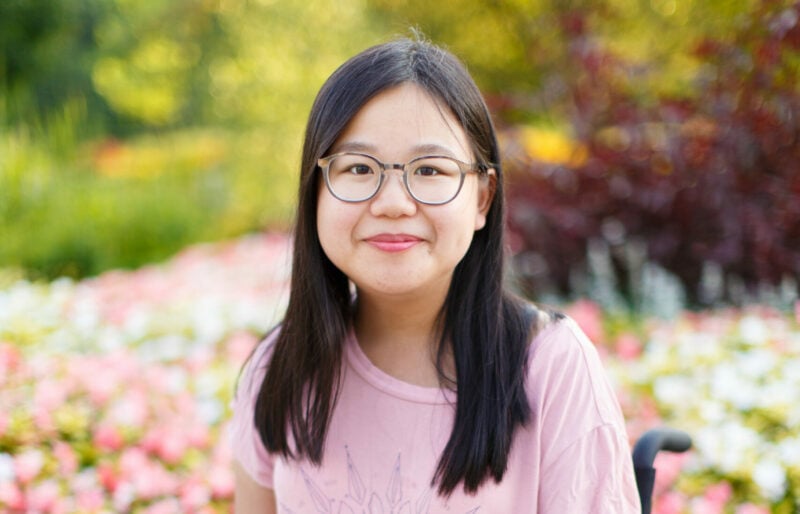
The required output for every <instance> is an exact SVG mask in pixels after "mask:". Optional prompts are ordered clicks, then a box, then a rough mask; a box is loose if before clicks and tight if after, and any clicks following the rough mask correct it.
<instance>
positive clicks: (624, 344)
mask: <svg viewBox="0 0 800 514" xmlns="http://www.w3.org/2000/svg"><path fill="white" fill-rule="evenodd" d="M641 353H642V342H641V341H639V338H638V337H636V336H635V335H633V334H629V333H625V334H622V335H621V336H619V337H618V338H617V355H618V356H619V357H620V358H621V359H622V360H626V361H630V360H634V359H636V358H638V357H639V355H641Z"/></svg>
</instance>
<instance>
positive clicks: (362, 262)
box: [317, 83, 494, 296]
mask: <svg viewBox="0 0 800 514" xmlns="http://www.w3.org/2000/svg"><path fill="white" fill-rule="evenodd" d="M343 151H356V152H361V153H366V154H370V155H372V156H374V157H376V158H377V159H378V160H379V161H382V162H385V163H405V162H408V161H410V160H411V159H414V158H415V157H420V156H423V155H431V154H437V155H446V156H450V157H453V158H456V159H458V160H461V161H463V162H473V161H474V160H475V156H474V155H472V152H471V150H470V145H469V140H468V137H467V135H466V133H465V132H464V130H463V129H462V128H461V127H460V125H459V123H458V122H457V121H456V119H455V118H454V117H453V116H452V114H450V113H449V111H448V110H447V109H446V108H445V107H443V106H441V105H437V103H436V102H435V101H434V100H433V99H432V98H431V96H430V95H429V94H428V93H426V92H425V91H424V90H423V89H421V88H420V87H419V86H417V85H414V84H410V83H409V84H403V85H400V86H397V87H395V88H392V89H389V90H387V91H384V92H382V93H380V94H379V95H377V96H376V97H374V98H373V99H371V100H370V101H369V102H367V103H366V104H365V105H364V106H363V107H362V108H361V110H360V111H359V112H358V113H357V114H356V115H355V117H353V119H352V120H351V121H350V123H349V124H348V125H347V127H346V128H345V130H344V131H343V132H342V134H341V136H340V137H339V139H338V140H337V141H336V143H335V144H334V146H333V148H332V149H331V151H330V152H329V153H330V154H333V153H338V152H343ZM490 174H492V176H490V177H488V178H487V177H486V176H479V175H478V174H476V173H468V174H467V175H466V177H465V178H464V185H463V187H462V189H461V191H460V192H459V194H458V196H456V198H455V199H454V200H452V201H451V202H449V203H446V204H444V205H424V204H420V203H417V202H416V201H415V200H414V199H413V198H412V197H411V196H410V195H409V194H408V192H407V191H406V189H405V187H404V186H403V182H402V176H401V172H400V170H389V171H388V172H387V176H386V179H385V181H384V184H383V186H382V188H381V190H380V191H379V192H378V194H377V195H375V196H374V197H372V198H371V199H370V200H367V201H364V202H360V203H347V202H343V201H341V200H338V199H336V198H335V197H334V196H333V195H331V193H330V192H329V191H328V189H327V188H326V187H325V185H324V181H322V180H320V184H321V186H320V189H319V202H318V208H317V230H318V232H319V239H320V242H321V244H322V248H323V250H324V251H325V254H326V255H327V256H328V258H329V259H330V260H331V261H332V262H333V263H334V264H335V265H336V266H337V267H338V268H339V269H340V270H341V271H342V272H343V273H344V274H345V275H347V276H348V277H349V278H350V280H351V281H352V282H353V283H354V284H355V285H356V287H357V289H358V292H359V296H361V295H371V296H381V295H437V296H440V295H442V294H443V292H446V290H447V288H448V287H449V285H450V279H451V277H452V274H453V270H454V268H455V267H456V265H457V264H458V263H459V261H460V260H461V259H462V257H463V256H464V254H465V253H466V252H467V250H468V248H469V246H470V243H471V242H472V237H473V234H474V232H475V231H476V230H480V229H481V228H483V226H484V224H485V223H486V212H487V211H488V209H489V206H490V204H491V197H492V193H491V191H492V184H493V180H494V176H493V171H490Z"/></svg>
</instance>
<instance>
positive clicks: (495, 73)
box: [369, 0, 757, 122]
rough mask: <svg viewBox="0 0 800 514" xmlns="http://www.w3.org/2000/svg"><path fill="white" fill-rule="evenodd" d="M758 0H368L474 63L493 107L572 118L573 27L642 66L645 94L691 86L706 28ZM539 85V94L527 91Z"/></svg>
mask: <svg viewBox="0 0 800 514" xmlns="http://www.w3.org/2000/svg"><path fill="white" fill-rule="evenodd" d="M756 3H757V1H756V0H680V1H678V0H599V1H598V0H591V1H590V0H566V1H565V0H451V1H448V2H436V3H431V2H429V1H425V0H371V1H370V2H369V5H370V6H371V7H372V9H373V10H374V11H375V12H376V13H377V14H378V15H379V16H383V17H386V18H388V19H390V20H392V24H393V25H394V26H396V27H405V26H408V25H414V26H418V27H419V28H420V29H422V31H423V32H425V33H426V34H427V35H428V36H429V37H431V38H432V39H433V40H435V41H437V42H441V43H444V44H447V45H448V46H449V47H450V49H451V50H453V51H454V52H455V53H456V54H458V55H459V56H461V57H462V58H463V59H464V60H465V61H466V62H467V63H468V65H469V68H470V71H471V72H472V73H473V74H474V75H475V77H476V80H477V82H478V83H479V85H480V86H481V88H482V89H483V90H484V92H485V93H486V94H487V95H488V96H489V99H490V101H492V103H493V107H494V108H495V111H496V112H498V113H500V114H502V115H503V117H505V118H506V119H508V120H509V121H514V120H518V119H538V120H540V121H542V120H545V121H550V122H557V121H561V120H563V119H565V118H569V116H570V109H571V105H570V102H569V98H568V89H569V84H571V83H573V82H574V81H575V80H577V75H578V74H579V73H580V70H579V69H577V66H576V63H574V61H573V60H572V57H571V55H572V51H574V48H572V47H573V46H574V45H576V44H585V43H581V41H580V39H578V38H577V37H576V36H577V35H579V34H584V33H586V32H587V29H588V31H589V32H590V33H591V35H592V37H593V38H596V39H599V40H601V41H602V44H603V45H604V46H607V47H608V48H609V49H610V50H611V51H612V52H613V53H615V54H616V55H619V56H620V57H621V58H623V59H625V60H626V61H627V62H630V63H632V64H633V66H632V68H633V69H635V68H636V67H639V68H640V69H643V70H646V71H647V73H646V74H642V76H641V77H640V81H639V83H638V88H639V94H640V95H655V94H657V93H659V92H664V91H667V90H669V91H672V92H676V91H685V90H686V89H687V88H689V87H691V80H692V78H693V72H694V71H695V70H696V69H697V67H698V65H699V63H698V61H697V59H696V58H695V57H694V55H693V54H692V49H693V47H694V45H695V44H696V43H697V42H698V41H699V40H700V39H701V38H703V37H720V36H722V35H724V34H727V33H730V32H731V31H732V30H733V28H734V27H735V26H736V25H737V23H739V22H740V21H741V18H743V17H746V16H747V15H748V13H749V12H751V11H752V7H753V6H754V5H755V4H756ZM531 93H535V94H533V95H532V94H531Z"/></svg>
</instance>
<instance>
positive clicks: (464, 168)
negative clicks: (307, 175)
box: [317, 152, 492, 205]
mask: <svg viewBox="0 0 800 514" xmlns="http://www.w3.org/2000/svg"><path fill="white" fill-rule="evenodd" d="M344 155H357V156H361V157H366V158H368V159H372V160H373V161H374V162H375V163H376V164H378V166H379V167H380V169H381V174H380V176H379V177H378V185H377V187H376V188H375V191H373V192H372V194H370V195H369V196H366V197H364V198H361V199H359V200H348V199H346V198H342V197H341V196H339V195H337V194H336V193H335V192H334V191H333V186H332V185H331V181H330V177H329V176H328V174H329V172H330V164H331V162H332V161H333V160H334V159H336V158H337V157H342V156H344ZM423 159H449V160H451V161H453V162H455V163H456V165H457V166H458V170H459V171H460V172H461V178H460V180H459V182H458V189H456V192H455V193H454V194H453V196H452V197H450V198H449V199H448V200H445V201H444V202H426V201H424V200H420V199H419V198H417V196H416V195H415V194H414V193H413V192H412V191H411V187H410V186H409V184H408V171H409V168H408V165H409V164H412V163H414V162H416V161H421V160H423ZM317 166H318V167H319V168H320V169H321V170H322V176H323V178H324V179H325V186H326V187H327V189H328V191H329V192H330V194H331V195H333V197H334V198H336V199H337V200H340V201H342V202H346V203H361V202H366V201H369V200H372V199H373V198H375V196H376V195H377V194H378V193H379V192H380V190H381V188H382V187H383V183H384V181H385V178H386V172H387V171H389V170H402V171H403V186H404V187H405V189H406V192H407V193H408V195H409V196H410V197H411V198H413V199H414V201H416V202H419V203H421V204H423V205H445V204H448V203H450V202H452V201H453V200H455V199H456V197H458V194H459V193H461V189H462V188H463V187H464V177H466V175H467V173H477V174H478V175H485V174H486V175H488V171H489V169H490V168H491V167H492V166H489V165H486V164H483V163H480V162H473V163H468V162H464V161H461V160H459V159H456V158H455V157H451V156H449V155H421V156H419V157H414V158H413V159H411V160H410V161H408V162H405V163H387V162H382V161H380V160H378V158H377V157H375V156H372V155H370V154H367V153H361V152H339V153H335V154H331V155H328V156H325V157H321V158H319V159H317Z"/></svg>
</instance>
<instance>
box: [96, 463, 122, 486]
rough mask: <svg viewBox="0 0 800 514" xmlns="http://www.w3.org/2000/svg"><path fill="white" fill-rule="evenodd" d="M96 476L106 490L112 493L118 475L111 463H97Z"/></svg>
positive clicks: (117, 480)
mask: <svg viewBox="0 0 800 514" xmlns="http://www.w3.org/2000/svg"><path fill="white" fill-rule="evenodd" d="M97 478H98V480H99V481H100V484H101V485H102V486H103V488H104V489H105V490H106V491H110V492H112V493H113V492H114V491H115V490H116V489H117V484H118V482H119V477H118V475H117V472H116V470H115V469H114V467H113V466H112V465H111V464H109V463H107V462H104V463H101V464H99V465H98V466H97Z"/></svg>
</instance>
